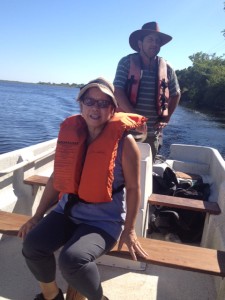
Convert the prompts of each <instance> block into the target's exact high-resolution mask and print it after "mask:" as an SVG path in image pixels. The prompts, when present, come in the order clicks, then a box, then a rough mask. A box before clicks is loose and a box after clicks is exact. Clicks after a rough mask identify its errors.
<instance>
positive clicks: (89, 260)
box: [23, 212, 116, 300]
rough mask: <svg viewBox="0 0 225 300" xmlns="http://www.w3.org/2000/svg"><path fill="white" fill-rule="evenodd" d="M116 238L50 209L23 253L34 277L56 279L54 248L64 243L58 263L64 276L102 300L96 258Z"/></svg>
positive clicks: (91, 298) (94, 299) (90, 296)
mask: <svg viewBox="0 0 225 300" xmlns="http://www.w3.org/2000/svg"><path fill="white" fill-rule="evenodd" d="M115 242H116V241H115V240H114V239H113V238H112V237H111V236H110V235H109V234H107V233H106V232H105V231H103V230H101V229H99V228H97V227H94V226H89V225H85V224H79V225H76V224H74V223H73V222H71V221H70V220H69V219H68V218H67V217H65V216H64V215H63V214H59V213H56V212H51V213H50V214H49V215H47V216H46V217H45V218H44V219H42V221H41V222H40V223H39V224H38V225H37V226H36V227H35V228H34V229H32V230H31V231H30V232H29V233H28V235H27V236H26V239H25V240H24V243H23V255H24V257H25V260H26V263H27V265H28V267H29V269H30V271H31V272H32V273H33V275H34V276H35V278H36V279H37V280H38V281H40V282H45V283H48V282H52V281H54V280H55V273H56V262H55V256H54V252H55V251H56V250H57V249H59V248H60V247H61V246H63V248H62V249H61V252H60V256H59V267H60V270H61V272H62V275H63V277H64V278H65V280H66V281H67V282H68V283H69V284H70V285H71V286H72V287H73V288H75V289H76V290H78V291H79V292H80V293H81V294H82V295H84V296H85V297H87V298H88V299H89V300H100V299H101V297H102V286H101V280H100V275H99V272H98V268H97V265H96V263H95V262H94V261H95V259H97V258H98V257H100V256H101V255H103V254H104V253H106V252H107V251H109V250H110V249H111V248H112V247H113V246H114V245H115Z"/></svg>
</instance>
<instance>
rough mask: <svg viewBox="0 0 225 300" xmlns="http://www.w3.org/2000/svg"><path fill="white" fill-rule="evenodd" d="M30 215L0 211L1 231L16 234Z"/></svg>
mask: <svg viewBox="0 0 225 300" xmlns="http://www.w3.org/2000/svg"><path fill="white" fill-rule="evenodd" d="M29 219H30V216H26V215H20V214H15V213H9V212H6V211H0V233H4V234H7V235H14V236H16V235H17V233H18V231H19V229H20V227H21V226H22V225H23V224H24V223H25V222H26V221H28V220H29Z"/></svg>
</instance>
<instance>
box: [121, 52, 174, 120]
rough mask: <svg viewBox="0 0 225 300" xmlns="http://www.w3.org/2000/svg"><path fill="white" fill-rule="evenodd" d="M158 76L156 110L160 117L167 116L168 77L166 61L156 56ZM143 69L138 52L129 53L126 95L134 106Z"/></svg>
mask: <svg viewBox="0 0 225 300" xmlns="http://www.w3.org/2000/svg"><path fill="white" fill-rule="evenodd" d="M157 65H158V72H157V73H158V76H157V89H156V110H157V114H158V115H159V116H161V117H165V116H168V99H169V89H168V78H167V63H166V61H165V60H164V59H163V58H161V57H158V56H157ZM142 73H143V70H142V69H141V58H140V55H139V54H138V53H135V54H131V55H130V69H129V74H128V85H127V95H128V98H129V100H130V102H131V103H132V104H133V106H135V104H136V102H137V96H138V90H139V85H140V81H141V78H142Z"/></svg>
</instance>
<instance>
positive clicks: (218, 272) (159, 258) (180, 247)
mask: <svg viewBox="0 0 225 300" xmlns="http://www.w3.org/2000/svg"><path fill="white" fill-rule="evenodd" d="M29 218H30V217H29V216H25V215H19V214H15V213H8V212H4V211H0V232H1V233H4V234H9V235H16V234H17V232H18V230H19V228H20V227H21V226H22V225H23V224H24V223H25V222H26V221H27V220H28V219H29ZM138 240H139V242H140V243H141V245H142V246H143V248H144V249H145V251H146V252H147V253H148V257H147V259H145V258H141V257H139V258H138V260H139V261H141V262H145V263H150V264H156V265H161V266H166V267H171V268H176V269H182V270H188V271H194V272H200V273H206V274H211V275H215V276H222V277H224V276H225V252H224V251H218V250H214V249H207V248H201V247H194V246H189V245H185V244H178V243H171V242H166V241H160V240H153V239H148V238H143V237H139V238H138ZM117 247H118V246H117V245H116V246H115V247H114V248H113V249H112V250H111V251H110V252H109V253H108V254H107V255H110V256H116V257H120V258H125V259H129V260H132V258H131V256H130V253H129V251H128V249H127V248H126V246H123V248H122V250H121V251H118V250H117Z"/></svg>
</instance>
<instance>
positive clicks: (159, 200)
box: [148, 194, 221, 215]
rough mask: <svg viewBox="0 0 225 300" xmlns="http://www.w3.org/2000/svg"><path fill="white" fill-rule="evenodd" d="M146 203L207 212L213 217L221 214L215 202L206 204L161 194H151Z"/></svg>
mask: <svg viewBox="0 0 225 300" xmlns="http://www.w3.org/2000/svg"><path fill="white" fill-rule="evenodd" d="M148 202H149V203H150V204H151V205H159V206H168V207H176V208H183V209H187V210H195V211H202V212H207V213H210V214H214V215H219V214H220V213H221V210H220V207H219V205H218V203H216V202H208V201H202V200H196V199H189V198H182V197H173V196H167V195H161V194H152V195H151V196H150V197H149V198H148Z"/></svg>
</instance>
